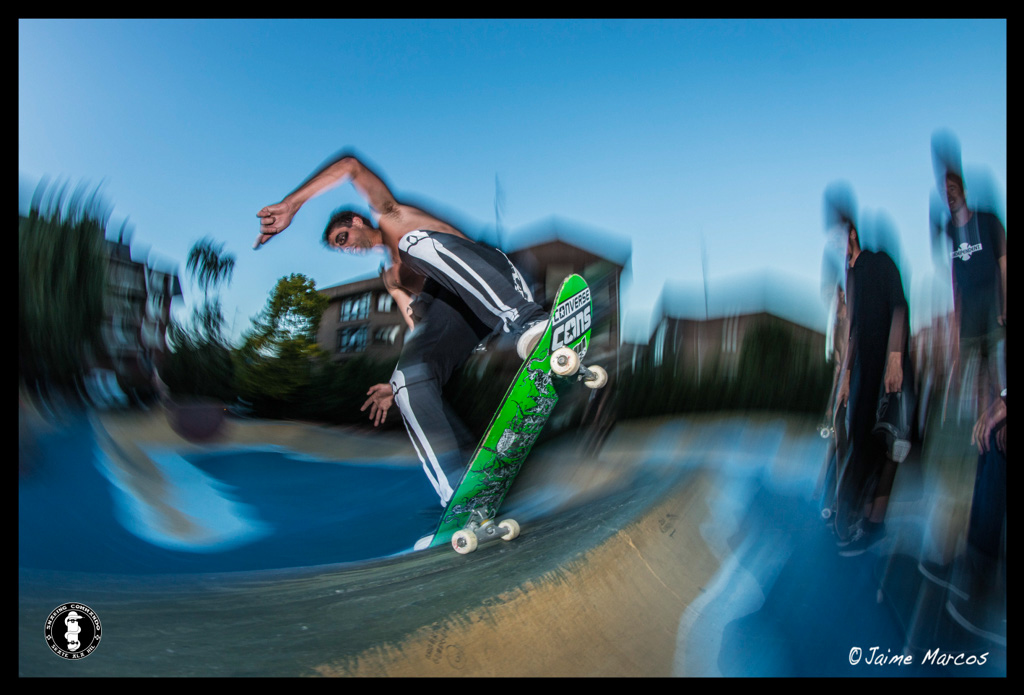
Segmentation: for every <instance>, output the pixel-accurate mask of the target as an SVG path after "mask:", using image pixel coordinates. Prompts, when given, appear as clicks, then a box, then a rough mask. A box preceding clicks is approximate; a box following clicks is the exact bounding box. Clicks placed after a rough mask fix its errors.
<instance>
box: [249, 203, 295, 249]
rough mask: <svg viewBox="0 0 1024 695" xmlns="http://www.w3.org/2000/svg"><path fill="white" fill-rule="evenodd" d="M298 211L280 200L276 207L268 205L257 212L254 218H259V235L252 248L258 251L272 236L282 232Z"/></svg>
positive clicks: (290, 204)
mask: <svg viewBox="0 0 1024 695" xmlns="http://www.w3.org/2000/svg"><path fill="white" fill-rule="evenodd" d="M298 210H299V208H298V206H297V205H293V204H292V203H289V202H288V201H286V200H282V201H281V202H280V203H277V204H276V205H268V206H267V207H265V208H263V209H262V210H260V211H259V212H257V213H256V217H259V218H260V235H259V236H258V237H256V243H255V244H254V245H253V248H254V249H258V248H259V247H260V246H262V245H263V244H265V243H266V242H267V241H269V240H270V238H271V237H272V236H274V235H275V234H280V233H281V232H283V231H284V230H285V228H286V227H287V226H288V225H290V224H291V223H292V217H294V216H295V213H296V212H298Z"/></svg>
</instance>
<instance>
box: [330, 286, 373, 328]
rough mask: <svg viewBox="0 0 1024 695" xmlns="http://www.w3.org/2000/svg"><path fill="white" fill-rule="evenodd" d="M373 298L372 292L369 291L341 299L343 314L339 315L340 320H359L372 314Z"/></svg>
mask: <svg viewBox="0 0 1024 695" xmlns="http://www.w3.org/2000/svg"><path fill="white" fill-rule="evenodd" d="M371 299H372V295H371V293H370V292H367V293H365V294H360V295H357V296H355V297H346V298H345V299H343V300H341V315H340V316H339V317H338V320H339V321H341V322H345V321H359V320H361V319H365V318H367V317H368V316H369V315H370V300H371Z"/></svg>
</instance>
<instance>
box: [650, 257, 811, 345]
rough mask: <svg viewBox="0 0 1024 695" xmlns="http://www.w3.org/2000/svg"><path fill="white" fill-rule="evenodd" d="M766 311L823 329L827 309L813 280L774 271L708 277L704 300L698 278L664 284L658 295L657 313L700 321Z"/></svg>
mask: <svg viewBox="0 0 1024 695" xmlns="http://www.w3.org/2000/svg"><path fill="white" fill-rule="evenodd" d="M759 313H768V314H772V315H774V316H778V317H779V318H783V319H786V320H787V321H790V322H792V323H795V324H797V325H800V326H804V327H806V328H809V329H811V330H814V331H818V332H823V331H824V330H825V328H826V324H827V322H828V308H827V307H826V306H825V304H824V302H823V301H822V300H821V292H820V290H819V288H818V286H817V285H816V284H815V283H814V282H810V281H805V280H803V279H802V278H796V277H793V276H790V275H786V274H784V273H780V272H778V271H775V270H763V271H761V272H757V273H750V274H746V275H742V276H731V277H725V278H709V279H708V282H707V301H706V302H705V292H704V284H703V283H702V282H701V281H699V280H696V281H686V282H683V281H673V280H670V281H668V282H666V283H665V287H664V288H663V289H662V293H661V298H660V312H659V315H660V316H668V317H671V318H675V319H690V320H702V319H705V318H724V317H727V316H741V315H750V314H759Z"/></svg>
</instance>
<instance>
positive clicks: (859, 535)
mask: <svg viewBox="0 0 1024 695" xmlns="http://www.w3.org/2000/svg"><path fill="white" fill-rule="evenodd" d="M872 526H874V528H873V529H872V528H871V527H872ZM883 538H885V523H884V522H883V523H881V524H868V525H867V528H865V526H858V527H857V530H856V531H855V532H854V534H853V536H852V537H851V538H850V541H849V542H848V543H846V544H845V545H843V546H842V550H840V551H839V554H840V555H842V556H843V557H854V556H855V555H860V554H861V553H863V552H865V551H867V550H868V549H870V548H871V547H873V546H874V545H875V544H877V543H878V542H879V541H880V540H882V539H883Z"/></svg>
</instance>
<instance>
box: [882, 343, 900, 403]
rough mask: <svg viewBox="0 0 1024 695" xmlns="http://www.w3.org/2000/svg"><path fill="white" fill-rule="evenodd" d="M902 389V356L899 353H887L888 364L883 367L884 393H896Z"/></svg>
mask: <svg viewBox="0 0 1024 695" xmlns="http://www.w3.org/2000/svg"><path fill="white" fill-rule="evenodd" d="M902 388H903V355H902V353H899V352H890V353H889V363H888V365H886V367H885V392H886V393H896V392H897V391H899V390H900V389H902Z"/></svg>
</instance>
